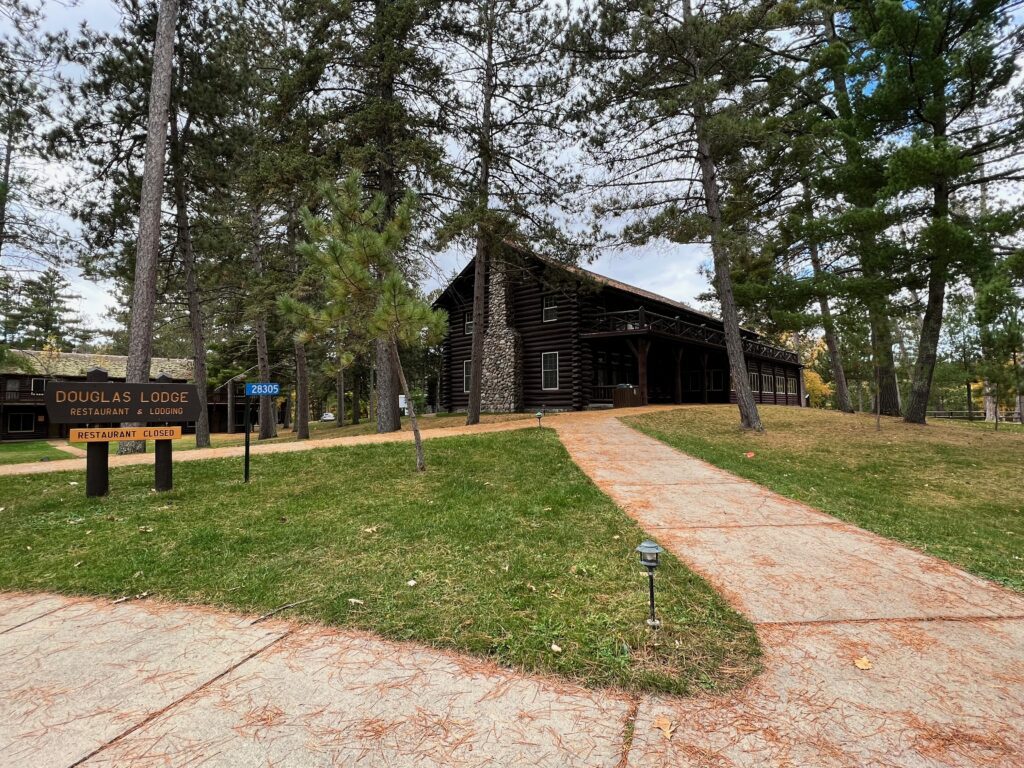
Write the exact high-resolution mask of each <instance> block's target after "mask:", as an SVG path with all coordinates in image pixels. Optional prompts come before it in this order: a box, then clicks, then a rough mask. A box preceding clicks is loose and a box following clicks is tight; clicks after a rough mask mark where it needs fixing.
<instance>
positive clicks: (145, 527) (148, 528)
mask: <svg viewBox="0 0 1024 768" xmlns="http://www.w3.org/2000/svg"><path fill="white" fill-rule="evenodd" d="M139 530H140V531H142V532H143V533H152V532H153V526H152V525H140V526H139Z"/></svg>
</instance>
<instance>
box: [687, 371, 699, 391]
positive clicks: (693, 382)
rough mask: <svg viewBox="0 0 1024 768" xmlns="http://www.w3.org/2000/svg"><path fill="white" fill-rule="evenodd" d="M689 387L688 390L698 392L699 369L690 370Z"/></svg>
mask: <svg viewBox="0 0 1024 768" xmlns="http://www.w3.org/2000/svg"><path fill="white" fill-rule="evenodd" d="M688 378H689V382H688V383H689V387H688V391H690V392H700V371H690V375H689V377H688Z"/></svg>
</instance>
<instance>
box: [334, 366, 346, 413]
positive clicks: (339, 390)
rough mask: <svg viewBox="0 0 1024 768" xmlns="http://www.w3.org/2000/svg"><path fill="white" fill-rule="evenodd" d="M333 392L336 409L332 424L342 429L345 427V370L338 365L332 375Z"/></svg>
mask: <svg viewBox="0 0 1024 768" xmlns="http://www.w3.org/2000/svg"><path fill="white" fill-rule="evenodd" d="M334 392H335V395H336V396H337V398H338V409H337V412H336V413H335V414H334V423H335V424H336V425H337V426H339V427H343V426H345V369H344V368H342V367H341V366H340V365H339V366H338V370H337V372H336V373H335V374H334Z"/></svg>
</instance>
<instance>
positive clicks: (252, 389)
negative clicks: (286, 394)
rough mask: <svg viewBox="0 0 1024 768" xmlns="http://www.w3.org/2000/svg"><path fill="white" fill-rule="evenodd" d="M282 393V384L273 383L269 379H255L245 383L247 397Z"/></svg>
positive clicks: (271, 395) (270, 395)
mask: <svg viewBox="0 0 1024 768" xmlns="http://www.w3.org/2000/svg"><path fill="white" fill-rule="evenodd" d="M280 394H281V385H280V384H276V383H271V382H269V381H254V382H248V381H247V382H246V383H245V396H246V397H261V396H269V397H273V396H275V395H280Z"/></svg>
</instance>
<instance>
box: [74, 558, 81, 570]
mask: <svg viewBox="0 0 1024 768" xmlns="http://www.w3.org/2000/svg"><path fill="white" fill-rule="evenodd" d="M81 564H82V561H81V560H79V561H78V562H77V563H75V568H77V567H78V566H80V565H81Z"/></svg>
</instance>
